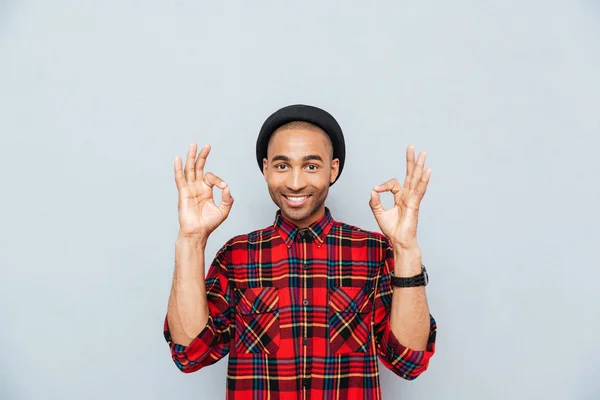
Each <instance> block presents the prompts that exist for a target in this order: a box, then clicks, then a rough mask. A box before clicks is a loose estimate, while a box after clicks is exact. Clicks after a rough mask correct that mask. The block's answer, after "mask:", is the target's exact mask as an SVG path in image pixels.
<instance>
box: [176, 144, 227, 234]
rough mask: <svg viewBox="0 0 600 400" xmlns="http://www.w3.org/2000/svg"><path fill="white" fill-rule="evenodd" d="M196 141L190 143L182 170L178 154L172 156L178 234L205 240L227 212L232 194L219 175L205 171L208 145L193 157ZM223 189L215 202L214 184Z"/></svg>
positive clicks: (223, 219) (225, 216)
mask: <svg viewBox="0 0 600 400" xmlns="http://www.w3.org/2000/svg"><path fill="white" fill-rule="evenodd" d="M196 147H197V146H196V144H195V143H192V144H191V145H190V148H189V150H188V154H187V159H186V162H185V171H184V170H183V168H182V161H181V158H180V157H179V156H177V157H175V183H176V185H177V190H178V192H179V202H178V209H179V236H183V237H186V238H195V239H200V240H207V239H208V236H209V235H210V234H211V233H212V232H213V231H214V230H215V229H217V227H218V226H219V225H221V223H222V222H223V221H225V219H226V218H227V216H228V215H229V211H230V210H231V206H232V205H233V197H231V193H230V191H229V186H227V184H226V183H225V182H223V180H222V179H221V178H219V177H218V176H216V175H214V174H212V173H210V172H207V173H204V165H205V164H206V158H207V157H208V154H209V153H210V145H205V146H204V147H203V148H202V149H201V150H200V154H199V155H198V160H196ZM214 186H217V187H218V188H220V189H222V190H223V195H222V197H221V202H220V203H219V205H216V204H215V201H214V198H213V187H214Z"/></svg>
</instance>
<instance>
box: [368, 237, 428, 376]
mask: <svg viewBox="0 0 600 400" xmlns="http://www.w3.org/2000/svg"><path fill="white" fill-rule="evenodd" d="M386 243H387V242H386ZM384 255H385V258H384V262H383V263H382V267H381V268H380V275H379V276H378V278H377V280H378V283H377V288H376V291H375V333H376V340H377V346H378V355H379V359H380V360H381V362H382V363H383V365H385V366H386V368H388V369H390V370H391V371H392V372H394V373H395V374H396V375H398V376H400V377H402V378H404V379H406V380H414V379H416V378H417V377H418V376H419V375H421V374H422V373H423V372H425V370H426V369H427V367H428V366H429V359H430V358H431V357H432V356H433V354H434V353H435V339H436V331H437V326H436V321H435V319H434V318H433V316H432V315H431V314H430V315H429V339H428V343H427V348H426V349H425V350H413V349H410V348H408V347H406V346H404V345H403V344H402V343H400V342H399V341H398V339H397V338H396V336H395V335H394V333H393V332H392V328H391V325H390V313H391V309H392V295H393V293H394V292H393V286H392V284H391V275H392V273H393V271H394V252H393V249H392V248H391V246H389V244H388V245H387V246H386V247H385V248H384Z"/></svg>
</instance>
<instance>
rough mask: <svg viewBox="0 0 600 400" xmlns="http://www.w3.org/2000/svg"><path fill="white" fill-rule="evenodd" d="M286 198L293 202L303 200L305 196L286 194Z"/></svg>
mask: <svg viewBox="0 0 600 400" xmlns="http://www.w3.org/2000/svg"><path fill="white" fill-rule="evenodd" d="M286 197H287V199H288V200H290V201H293V202H294V203H301V202H303V201H304V199H306V197H307V196H304V197H289V196H286Z"/></svg>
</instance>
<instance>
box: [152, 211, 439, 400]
mask: <svg viewBox="0 0 600 400" xmlns="http://www.w3.org/2000/svg"><path fill="white" fill-rule="evenodd" d="M393 270H394V254H393V250H392V248H391V246H390V242H389V240H388V239H387V238H386V237H385V236H383V235H382V234H380V233H376V232H368V231H365V230H362V229H360V228H357V227H354V226H350V225H347V224H344V223H340V222H336V221H334V220H333V219H332V217H331V214H330V211H329V209H327V208H326V212H325V216H324V217H323V218H321V219H320V220H319V221H316V222H314V223H313V224H311V226H309V227H307V228H304V229H299V228H298V227H297V226H295V225H294V224H292V223H291V222H289V221H287V220H286V219H284V218H283V217H282V216H281V212H280V211H278V212H277V216H276V219H275V223H274V224H273V225H272V226H269V227H267V228H265V229H262V230H259V231H255V232H252V233H249V234H246V235H240V236H236V237H234V238H233V239H231V240H229V241H228V242H227V243H226V244H225V245H224V246H223V247H222V248H221V249H220V250H219V251H218V253H217V255H216V257H215V259H214V261H213V263H212V265H211V266H210V268H209V271H208V276H207V277H206V288H207V296H208V303H209V310H210V316H209V318H208V323H207V326H206V327H205V328H204V329H203V330H202V331H201V332H200V333H199V334H198V336H197V337H196V338H195V339H194V340H193V341H192V342H191V343H190V344H189V346H182V345H179V344H175V343H173V341H172V340H171V336H170V334H169V328H168V323H167V320H166V318H165V323H164V336H165V339H166V340H167V342H168V343H169V346H170V349H171V355H172V358H173V360H174V361H175V364H176V365H177V367H178V368H179V369H180V370H181V371H183V372H194V371H197V370H199V369H201V368H203V367H206V366H208V365H211V364H214V363H215V362H217V361H219V360H220V359H221V358H223V357H224V356H226V355H227V354H229V364H228V369H227V398H231V399H233V398H235V399H252V400H258V399H272V400H275V399H381V391H380V388H379V369H378V363H377V359H378V358H379V360H381V362H382V363H383V365H385V366H386V367H387V368H389V369H390V370H391V371H393V372H394V373H395V374H397V375H399V376H401V377H403V378H405V379H407V380H412V379H415V378H416V377H417V376H419V375H420V374H421V373H422V372H423V371H425V370H426V369H427V366H428V364H429V359H430V357H431V356H432V355H433V353H434V351H435V336H436V323H435V320H434V319H433V317H432V316H431V315H430V335H429V344H428V346H427V350H425V351H416V350H412V349H409V348H407V347H405V346H403V345H402V344H401V343H400V342H398V340H397V339H396V337H395V336H394V334H393V333H392V330H391V328H390V323H389V316H390V309H391V304H392V293H393V288H392V286H391V283H390V276H391V274H392V273H393Z"/></svg>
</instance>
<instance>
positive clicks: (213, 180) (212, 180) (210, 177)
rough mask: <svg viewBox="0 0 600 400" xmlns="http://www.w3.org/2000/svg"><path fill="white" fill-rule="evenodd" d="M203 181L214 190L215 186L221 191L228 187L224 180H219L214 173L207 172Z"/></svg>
mask: <svg viewBox="0 0 600 400" xmlns="http://www.w3.org/2000/svg"><path fill="white" fill-rule="evenodd" d="M202 180H203V181H204V183H206V184H207V185H208V187H210V188H212V187H213V186H217V187H219V188H221V189H225V187H227V184H226V183H225V182H224V181H223V179H221V178H219V177H218V176H216V175H215V174H213V173H212V172H207V173H206V174H205V175H204V178H203V179H202Z"/></svg>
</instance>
